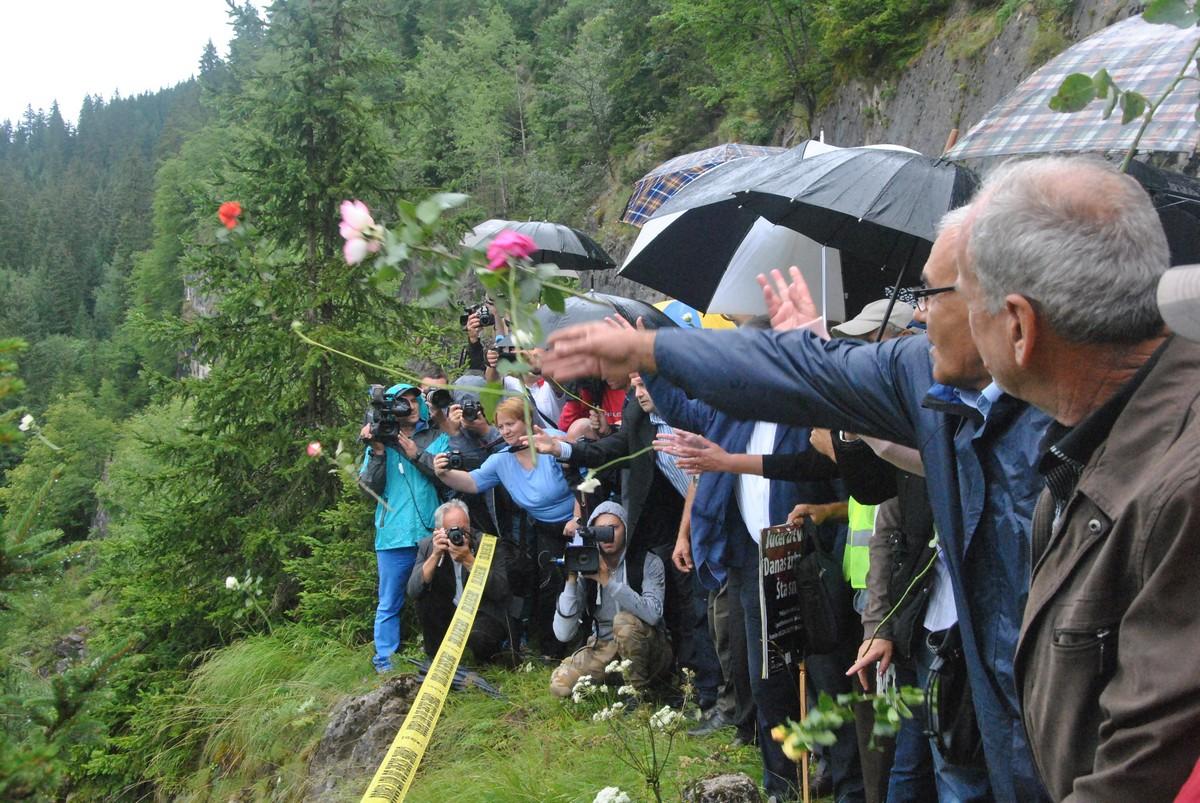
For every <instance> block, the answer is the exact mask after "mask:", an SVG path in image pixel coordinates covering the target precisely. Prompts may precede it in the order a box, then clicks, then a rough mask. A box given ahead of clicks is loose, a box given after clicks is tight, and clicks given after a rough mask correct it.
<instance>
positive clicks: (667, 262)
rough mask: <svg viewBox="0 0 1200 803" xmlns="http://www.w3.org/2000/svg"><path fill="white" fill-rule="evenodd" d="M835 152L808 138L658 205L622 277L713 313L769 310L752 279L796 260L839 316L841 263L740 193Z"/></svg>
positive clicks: (735, 165) (713, 174) (725, 168)
mask: <svg viewBox="0 0 1200 803" xmlns="http://www.w3.org/2000/svg"><path fill="white" fill-rule="evenodd" d="M834 150H838V149H837V148H834V147H833V146H832V145H824V144H822V143H819V142H814V141H808V142H805V143H802V144H800V145H798V146H796V147H795V148H792V149H790V150H788V151H786V152H784V153H781V154H778V155H775V156H763V157H757V158H745V159H739V160H737V161H735V162H730V163H728V164H724V165H721V166H720V167H717V168H714V169H713V170H711V171H709V172H708V173H707V174H705V175H704V176H702V177H701V178H698V179H696V180H695V181H693V182H692V183H691V184H689V185H688V186H687V187H686V188H684V189H683V190H680V191H679V192H678V193H677V194H676V195H675V196H674V197H673V198H671V199H670V200H669V201H667V202H666V203H664V204H663V205H662V207H660V208H659V211H658V213H657V214H655V215H654V217H652V218H651V219H650V220H649V221H647V223H646V225H645V226H643V227H642V231H641V234H639V235H638V238H637V240H636V241H635V242H634V244H633V247H632V248H631V249H630V252H629V254H628V255H627V256H626V257H625V262H624V264H623V265H622V266H621V275H622V276H626V277H628V278H630V279H633V280H634V281H636V282H640V283H641V284H644V285H646V286H648V287H653V288H654V289H655V290H658V291H660V292H663V293H666V294H667V295H669V296H672V297H674V298H677V299H679V300H681V301H684V302H686V303H687V304H690V305H691V306H693V307H696V308H697V309H702V310H706V311H708V312H722V313H728V314H731V315H759V314H762V313H764V312H766V308H765V306H764V305H763V299H762V291H761V290H760V289H759V287H758V284H757V282H756V281H755V277H756V276H757V275H758V274H760V273H763V272H766V271H769V270H771V269H772V268H779V267H787V266H788V265H797V266H799V267H800V269H801V271H803V272H804V274H805V277H806V278H807V279H808V281H809V282H810V283H811V285H812V286H813V287H814V288H822V289H823V290H824V291H825V292H824V297H825V299H826V300H827V304H828V307H826V306H824V305H823V309H827V314H828V315H830V316H832V317H835V318H841V317H842V316H843V309H842V284H841V264H840V260H839V257H838V254H837V252H836V251H829V250H828V249H822V248H821V246H820V245H819V244H817V243H815V242H813V241H812V240H810V239H808V238H807V237H804V236H802V235H800V234H798V233H796V232H795V231H793V230H791V229H789V228H786V227H783V226H776V225H773V224H772V223H770V222H769V221H767V220H763V219H762V218H761V217H760V216H759V214H758V212H757V211H755V210H754V209H751V208H749V207H748V206H747V205H746V204H744V203H743V202H742V201H741V200H739V199H738V198H737V197H736V196H735V193H738V192H745V191H746V190H747V189H751V188H754V187H757V186H760V185H761V184H762V183H763V182H764V181H766V180H767V179H768V178H770V177H773V176H778V175H781V174H787V173H789V172H791V171H794V170H795V169H796V168H797V166H798V165H799V164H800V162H801V161H802V160H803V159H805V158H806V157H808V156H813V155H814V154H819V153H827V152H830V151H834Z"/></svg>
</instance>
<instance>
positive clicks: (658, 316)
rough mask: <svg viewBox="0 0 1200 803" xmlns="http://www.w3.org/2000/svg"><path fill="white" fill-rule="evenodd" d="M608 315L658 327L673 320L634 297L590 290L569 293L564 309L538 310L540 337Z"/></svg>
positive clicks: (653, 327)
mask: <svg viewBox="0 0 1200 803" xmlns="http://www.w3.org/2000/svg"><path fill="white" fill-rule="evenodd" d="M611 315H619V316H621V317H622V318H624V319H625V320H627V321H629V322H630V323H632V324H635V325H636V324H637V319H638V318H641V319H642V321H643V323H645V325H646V328H647V329H659V328H662V327H664V326H675V322H674V321H672V320H671V319H670V318H668V317H667V315H666V314H665V313H663V312H662V311H660V310H657V309H655V308H654V307H652V306H650V305H649V304H647V303H646V302H645V301H638V300H637V299H633V298H624V297H622V296H613V295H609V294H608V293H597V292H596V291H594V290H589V291H588V292H586V293H584V294H583V296H582V297H580V296H569V297H568V298H567V299H566V305H565V309H564V310H563V311H562V312H555V311H554V310H552V309H550V308H549V307H545V306H544V307H541V308H539V309H538V311H537V321H538V324H539V325H540V326H541V328H542V339H543V341H544V340H545V338H546V337H548V336H549V335H550V333H551V332H554V331H557V330H559V329H565V328H566V327H568V326H575V325H576V324H580V323H592V322H593V321H600V320H603V319H605V318H607V317H609V316H611Z"/></svg>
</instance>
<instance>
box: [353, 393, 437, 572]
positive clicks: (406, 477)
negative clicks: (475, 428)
mask: <svg viewBox="0 0 1200 803" xmlns="http://www.w3.org/2000/svg"><path fill="white" fill-rule="evenodd" d="M411 387H413V386H412V385H393V386H392V387H390V388H388V391H387V392H388V393H403V392H404V391H406V390H408V389H409V388H411ZM417 405H418V406H419V408H420V411H421V420H420V421H419V422H418V423H417V428H416V429H415V430H414V431H413V435H412V439H413V441H415V442H416V444H417V448H418V449H420V450H421V451H420V452H419V453H418V454H417V459H416V460H409V459H408V457H406V456H405V455H404V454H403V452H401V451H400V450H399V449H394V448H391V447H389V448H387V449H385V450H384V453H383V457H382V458H381V457H377V456H376V455H374V454H372V452H371V447H369V446H368V447H367V448H366V454H365V455H364V456H363V463H362V468H361V469H360V470H359V476H360V478H361V480H360V481H361V482H362V484H363V485H364V486H365V487H367V488H369V489H371V491H372V492H373V493H375V494H376V495H377V496H378V497H379V498H380V499H382V500H383V501H384V502H386V503H387V506H386V507H385V506H384V505H382V504H378V503H377V504H376V505H375V549H376V550H380V549H398V548H401V547H415V546H416V545H417V542H418V541H420V540H421V539H422V538H424V537H426V536H427V535H429V533H430V532H432V531H433V512H434V511H435V510H437V507H438V505H439V504H440V503H441V500H440V499H439V498H438V491H437V485H436V484H435V483H436V474H435V472H434V470H433V456H434V455H436V454H440V453H442V452H445V451H446V450H447V449H448V448H449V444H450V439H449V438H448V437H447V436H446V434H445V433H443V432H439V431H437V430H436V429H434V428H432V427H430V426H429V409H428V408H427V407H426V406H425V400H424V399H423V398H419V399H418V401H417Z"/></svg>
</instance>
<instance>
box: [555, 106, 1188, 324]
mask: <svg viewBox="0 0 1200 803" xmlns="http://www.w3.org/2000/svg"><path fill="white" fill-rule="evenodd" d="M1197 111H1198V112H1200V107H1197ZM542 302H543V303H544V304H545V305H546V306H547V307H549V308H550V309H551V310H553V311H554V312H565V311H566V309H567V301H566V299H565V298H563V294H562V291H561V290H559V289H558V288H556V287H543V288H542Z"/></svg>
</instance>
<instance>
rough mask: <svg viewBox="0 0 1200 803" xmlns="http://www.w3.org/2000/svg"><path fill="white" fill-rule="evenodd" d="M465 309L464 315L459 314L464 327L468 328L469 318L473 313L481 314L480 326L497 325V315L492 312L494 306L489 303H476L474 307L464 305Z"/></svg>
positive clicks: (459, 322) (460, 324) (461, 324)
mask: <svg viewBox="0 0 1200 803" xmlns="http://www.w3.org/2000/svg"><path fill="white" fill-rule="evenodd" d="M463 309H464V310H465V311H464V312H463V314H462V315H459V316H458V324H459V326H461V327H462V328H463V329H466V328H467V318H470V317H471V316H472V315H476V314H478V315H479V325H480V326H495V325H496V316H495V315H493V314H492V308H491V307H489V306H488V305H487V304H476V305H475V306H473V307H463Z"/></svg>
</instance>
